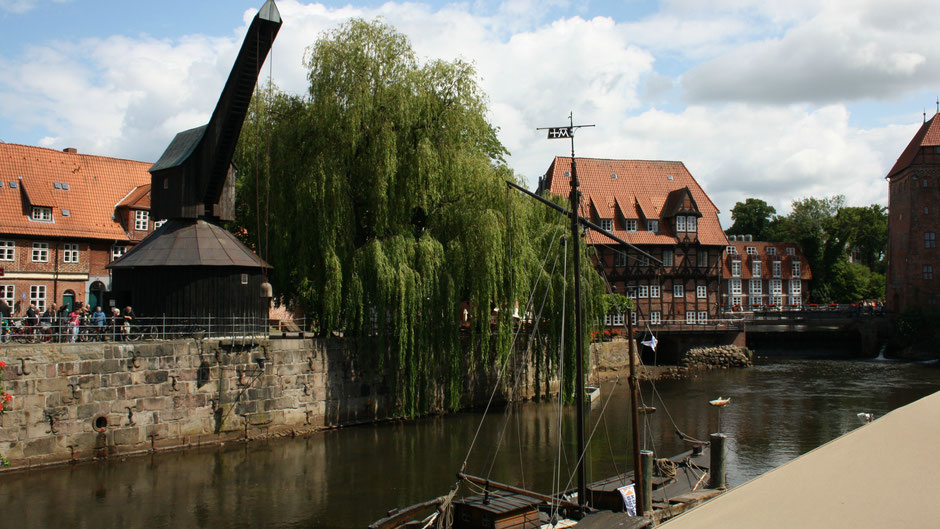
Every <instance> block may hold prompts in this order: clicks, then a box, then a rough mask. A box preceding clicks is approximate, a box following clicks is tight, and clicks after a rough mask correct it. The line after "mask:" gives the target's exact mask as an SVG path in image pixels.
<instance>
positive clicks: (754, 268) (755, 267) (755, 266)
mask: <svg viewBox="0 0 940 529" xmlns="http://www.w3.org/2000/svg"><path fill="white" fill-rule="evenodd" d="M761 273H762V271H761V267H760V261H757V260H755V261H754V262H753V263H751V275H752V276H754V277H760V276H761Z"/></svg>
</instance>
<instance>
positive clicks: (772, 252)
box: [767, 246, 777, 255]
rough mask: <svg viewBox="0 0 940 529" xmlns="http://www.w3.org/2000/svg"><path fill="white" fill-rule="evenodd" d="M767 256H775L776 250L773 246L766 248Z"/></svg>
mask: <svg viewBox="0 0 940 529" xmlns="http://www.w3.org/2000/svg"><path fill="white" fill-rule="evenodd" d="M767 255H777V249H776V248H774V247H773V246H768V247H767Z"/></svg>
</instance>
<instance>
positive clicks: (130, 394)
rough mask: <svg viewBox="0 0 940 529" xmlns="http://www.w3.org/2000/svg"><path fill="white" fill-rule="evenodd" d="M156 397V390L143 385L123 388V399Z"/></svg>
mask: <svg viewBox="0 0 940 529" xmlns="http://www.w3.org/2000/svg"><path fill="white" fill-rule="evenodd" d="M154 395H156V388H154V387H153V386H148V385H144V384H140V385H133V386H127V387H125V388H124V398H126V399H141V398H147V397H153V396H154Z"/></svg>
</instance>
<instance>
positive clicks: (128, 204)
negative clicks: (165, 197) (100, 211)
mask: <svg viewBox="0 0 940 529" xmlns="http://www.w3.org/2000/svg"><path fill="white" fill-rule="evenodd" d="M114 207H115V208H131V209H150V184H146V185H142V186H137V187H135V188H134V189H133V190H131V192H130V193H128V194H127V196H126V197H124V198H123V199H122V200H121V201H120V202H118V203H117V205H115V206H114Z"/></svg>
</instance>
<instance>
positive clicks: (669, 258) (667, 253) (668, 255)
mask: <svg viewBox="0 0 940 529" xmlns="http://www.w3.org/2000/svg"><path fill="white" fill-rule="evenodd" d="M672 263H673V253H672V250H663V266H672Z"/></svg>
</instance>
